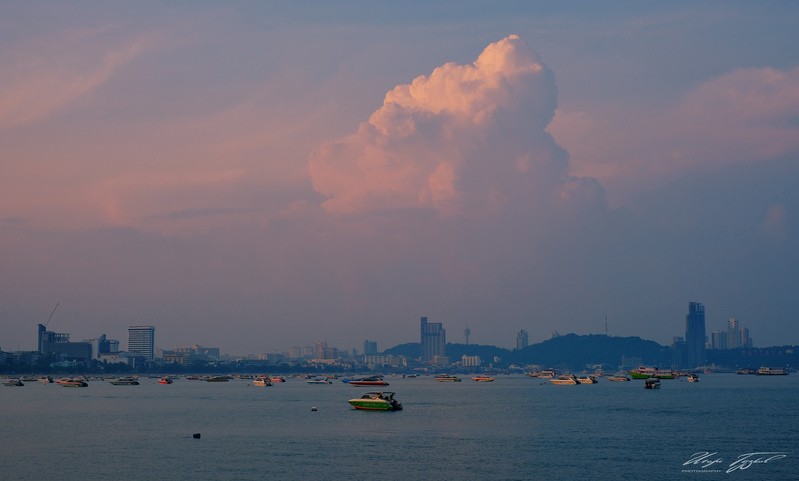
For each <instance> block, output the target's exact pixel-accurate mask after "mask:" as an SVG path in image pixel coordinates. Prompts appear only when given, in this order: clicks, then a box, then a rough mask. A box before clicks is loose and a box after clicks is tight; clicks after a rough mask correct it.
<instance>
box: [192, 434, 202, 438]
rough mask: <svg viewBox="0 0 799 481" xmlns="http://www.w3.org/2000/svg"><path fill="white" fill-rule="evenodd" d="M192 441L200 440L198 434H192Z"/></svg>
mask: <svg viewBox="0 0 799 481" xmlns="http://www.w3.org/2000/svg"><path fill="white" fill-rule="evenodd" d="M191 437H193V438H194V439H200V433H194V434H192V435H191Z"/></svg>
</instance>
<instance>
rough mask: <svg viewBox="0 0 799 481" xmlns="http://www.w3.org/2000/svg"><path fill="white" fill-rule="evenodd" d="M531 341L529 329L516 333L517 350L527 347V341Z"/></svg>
mask: <svg viewBox="0 0 799 481" xmlns="http://www.w3.org/2000/svg"><path fill="white" fill-rule="evenodd" d="M528 342H529V336H528V335H527V331H525V330H524V329H522V330H521V331H519V332H518V334H516V350H517V351H521V350H522V349H527V345H528V344H527V343H528Z"/></svg>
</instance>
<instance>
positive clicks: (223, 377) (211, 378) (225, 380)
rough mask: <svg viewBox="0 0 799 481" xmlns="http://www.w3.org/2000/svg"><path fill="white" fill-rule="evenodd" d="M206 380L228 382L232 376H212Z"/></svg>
mask: <svg viewBox="0 0 799 481" xmlns="http://www.w3.org/2000/svg"><path fill="white" fill-rule="evenodd" d="M205 380H206V381H208V382H228V381H230V377H228V376H211V377H208V378H205Z"/></svg>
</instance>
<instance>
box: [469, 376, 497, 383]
mask: <svg viewBox="0 0 799 481" xmlns="http://www.w3.org/2000/svg"><path fill="white" fill-rule="evenodd" d="M472 381H476V382H494V378H493V377H491V376H475V377H473V378H472Z"/></svg>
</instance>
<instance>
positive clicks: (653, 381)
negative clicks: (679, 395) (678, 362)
mask: <svg viewBox="0 0 799 481" xmlns="http://www.w3.org/2000/svg"><path fill="white" fill-rule="evenodd" d="M644 389H660V379H658V378H656V377H650V378H648V379H646V380H645V381H644Z"/></svg>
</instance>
